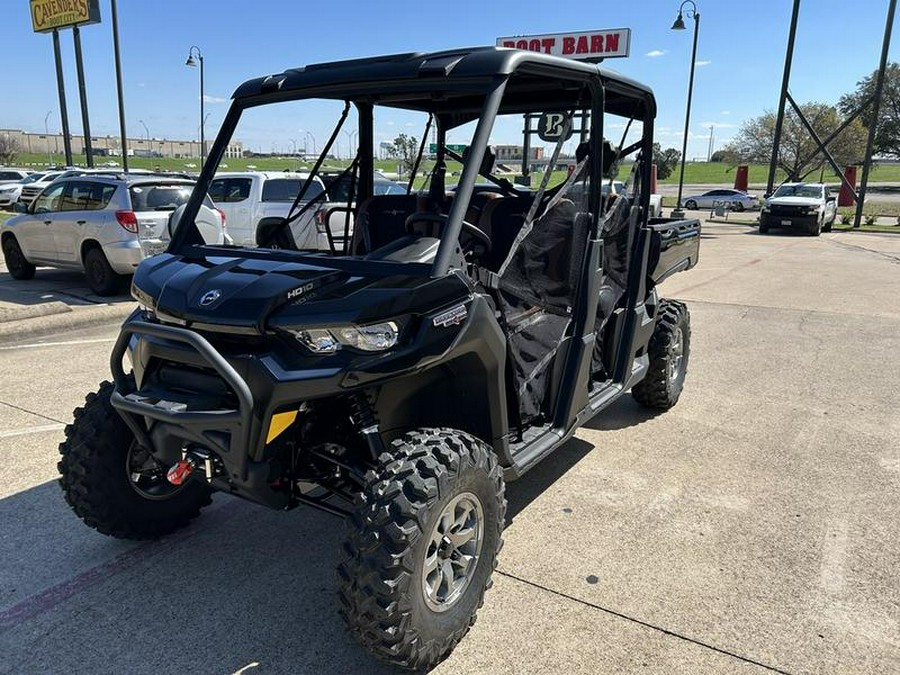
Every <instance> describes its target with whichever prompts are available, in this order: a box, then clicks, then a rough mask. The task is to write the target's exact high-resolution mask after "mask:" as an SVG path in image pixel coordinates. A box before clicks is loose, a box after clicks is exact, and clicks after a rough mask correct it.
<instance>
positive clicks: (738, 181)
mask: <svg viewBox="0 0 900 675" xmlns="http://www.w3.org/2000/svg"><path fill="white" fill-rule="evenodd" d="M749 176H750V172H749V169H748V167H747V165H746V164H741V165H740V166H739V167H738V168H737V171H736V172H735V174H734V189H735V190H741V191H743V192H746V191H747V185H748V183H749V180H750V178H749Z"/></svg>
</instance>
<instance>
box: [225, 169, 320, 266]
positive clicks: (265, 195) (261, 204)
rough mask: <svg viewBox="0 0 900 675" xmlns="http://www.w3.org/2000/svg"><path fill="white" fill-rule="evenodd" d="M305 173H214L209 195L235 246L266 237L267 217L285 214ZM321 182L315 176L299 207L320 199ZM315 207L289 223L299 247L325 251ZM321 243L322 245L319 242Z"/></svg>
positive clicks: (282, 216)
mask: <svg viewBox="0 0 900 675" xmlns="http://www.w3.org/2000/svg"><path fill="white" fill-rule="evenodd" d="M308 176H309V174H308V173H299V172H298V173H294V172H286V171H233V172H225V173H218V174H216V177H215V178H214V179H213V181H212V183H210V186H209V194H210V196H211V197H212V199H213V200H214V201H215V202H216V204H217V205H218V206H219V208H220V209H221V210H222V211H223V212H224V213H225V217H226V219H227V222H228V232H229V234H230V235H231V237H232V238H233V239H234V243H235V244H236V245H238V246H256V245H258V244H259V243H260V241H261V240H262V239H264V238H265V237H266V236H267V231H268V227H269V224H270V223H271V222H272V221H271V220H267V219H271V218H284V217H285V216H287V215H288V211H290V208H291V206H292V205H293V203H294V199H296V197H297V195H298V194H299V192H300V188H301V186H302V185H303V183H304V181H306V179H307V177H308ZM324 192H325V184H324V183H323V182H322V179H321V178H319V177H318V176H316V177H315V178H314V179H313V182H312V184H311V185H310V186H309V189H308V190H307V192H306V194H305V195H304V199H303V202H302V203H301V204H300V208H302V207H303V206H305V205H306V204H307V203H308V202H309V201H311V200H313V199H317V200H321V199H322V197H323V196H324ZM314 215H315V208H314V207H310V209H309V210H308V211H307V212H306V213H304V214H303V215H302V216H301V217H300V218H299V219H298V220H297V221H296V222H294V223H292V225H291V228H290V230H291V235H292V236H293V238H294V245H296V247H297V248H299V249H306V250H328V242H327V240H325V239H324V238H323V241H322V242H320V241H318V237H317V233H316V228H315V226H314V225H313V220H314ZM322 243H324V247H323V246H321V244H322Z"/></svg>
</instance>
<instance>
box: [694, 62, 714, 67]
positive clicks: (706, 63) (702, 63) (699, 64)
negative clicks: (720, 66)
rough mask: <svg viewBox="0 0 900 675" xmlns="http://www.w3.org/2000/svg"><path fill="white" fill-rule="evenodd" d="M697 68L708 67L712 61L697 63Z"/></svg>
mask: <svg viewBox="0 0 900 675" xmlns="http://www.w3.org/2000/svg"><path fill="white" fill-rule="evenodd" d="M696 63H697V65H698V66H708V65H709V64H710V63H712V61H697V62H696Z"/></svg>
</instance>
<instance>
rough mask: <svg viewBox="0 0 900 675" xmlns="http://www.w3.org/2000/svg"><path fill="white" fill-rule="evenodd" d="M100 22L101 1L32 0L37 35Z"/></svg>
mask: <svg viewBox="0 0 900 675" xmlns="http://www.w3.org/2000/svg"><path fill="white" fill-rule="evenodd" d="M99 22H100V0H31V26H32V28H34V32H35V33H49V32H50V31H53V30H56V29H57V28H68V27H69V26H82V25H86V24H89V23H99Z"/></svg>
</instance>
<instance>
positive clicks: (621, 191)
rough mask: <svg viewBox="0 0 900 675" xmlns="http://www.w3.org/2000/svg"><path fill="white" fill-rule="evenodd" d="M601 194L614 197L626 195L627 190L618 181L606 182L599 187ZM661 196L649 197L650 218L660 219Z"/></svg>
mask: <svg viewBox="0 0 900 675" xmlns="http://www.w3.org/2000/svg"><path fill="white" fill-rule="evenodd" d="M600 191H601V194H603V195H604V196H606V195H608V194H610V193H612V194H614V195H627V194H628V188H627V187H626V185H625V183H624V182H623V181H620V180H607V181H606V182H605V183H603V185H601V186H600ZM662 214H663V212H662V195H654V194H652V195H650V214H649V217H650V218H662Z"/></svg>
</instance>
